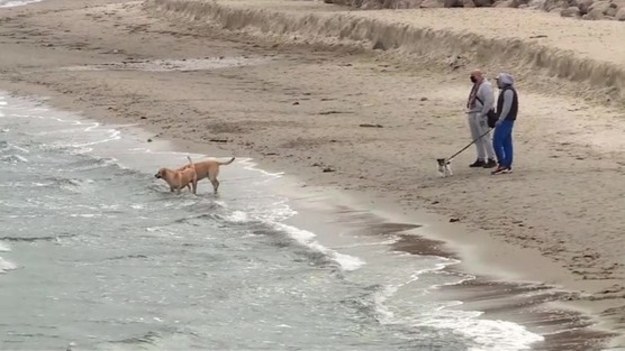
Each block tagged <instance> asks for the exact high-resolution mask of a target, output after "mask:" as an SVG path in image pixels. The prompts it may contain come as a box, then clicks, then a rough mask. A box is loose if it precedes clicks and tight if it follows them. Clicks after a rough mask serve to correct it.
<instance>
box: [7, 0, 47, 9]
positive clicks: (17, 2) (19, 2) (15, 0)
mask: <svg viewBox="0 0 625 351" xmlns="http://www.w3.org/2000/svg"><path fill="white" fill-rule="evenodd" d="M40 1H41V0H0V8H3V7H15V6H23V5H27V4H30V3H33V2H40Z"/></svg>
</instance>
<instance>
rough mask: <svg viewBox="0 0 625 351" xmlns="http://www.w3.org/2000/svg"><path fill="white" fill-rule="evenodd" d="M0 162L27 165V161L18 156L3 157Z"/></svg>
mask: <svg viewBox="0 0 625 351" xmlns="http://www.w3.org/2000/svg"><path fill="white" fill-rule="evenodd" d="M1 160H2V161H5V162H12V163H17V162H23V163H27V162H28V159H27V158H26V157H24V156H20V155H7V156H3V157H2V158H1Z"/></svg>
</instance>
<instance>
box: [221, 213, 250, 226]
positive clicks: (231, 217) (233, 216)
mask: <svg viewBox="0 0 625 351" xmlns="http://www.w3.org/2000/svg"><path fill="white" fill-rule="evenodd" d="M224 219H225V220H227V221H229V222H233V223H244V222H248V221H249V220H250V218H249V216H248V214H247V213H245V212H243V211H234V212H232V213H230V214H228V215H225V216H224Z"/></svg>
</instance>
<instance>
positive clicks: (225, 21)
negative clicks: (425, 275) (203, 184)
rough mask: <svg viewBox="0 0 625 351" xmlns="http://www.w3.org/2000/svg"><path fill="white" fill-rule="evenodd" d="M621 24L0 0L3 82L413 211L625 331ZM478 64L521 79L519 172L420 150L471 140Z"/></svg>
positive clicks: (514, 16) (511, 14)
mask: <svg viewBox="0 0 625 351" xmlns="http://www.w3.org/2000/svg"><path fill="white" fill-rule="evenodd" d="M172 4H173V5H172ZM157 5H158V6H157ZM192 14H195V15H192ZM476 18H479V21H476ZM489 28H490V29H489ZM624 28H625V27H624V26H623V24H622V23H615V22H581V21H574V20H569V19H563V18H560V17H557V16H554V15H550V14H545V13H540V12H532V11H514V10H508V9H489V10H470V9H458V10H455V9H454V10H449V9H445V10H427V11H419V10H409V11H370V12H364V11H347V10H345V9H341V8H339V7H335V6H330V5H324V4H322V3H316V2H308V1H289V0H284V1H277V0H272V1H261V0H254V1H218V2H212V1H210V2H205V3H202V2H199V1H191V0H188V1H182V0H180V1H175V0H171V1H166V0H157V1H154V2H147V3H145V4H144V3H141V2H127V1H121V0H119V1H107V0H89V1H81V2H78V1H71V0H47V1H44V2H42V3H37V4H34V5H29V6H27V7H22V8H13V9H2V10H0V52H1V53H2V54H1V55H0V88H1V89H6V90H11V91H14V92H16V93H20V94H40V95H47V96H50V97H52V99H51V103H52V104H54V105H56V106H59V107H61V108H66V109H70V110H78V111H82V112H84V113H85V115H86V116H89V117H93V118H100V119H103V120H106V121H111V122H115V123H137V124H139V125H141V126H144V127H146V128H147V129H148V130H151V131H153V132H154V138H164V139H165V138H166V139H173V140H176V141H178V142H179V143H180V144H181V145H182V146H183V147H184V146H187V147H190V148H191V147H193V148H197V145H198V144H202V145H205V149H204V150H205V151H203V152H206V153H212V155H214V156H230V154H232V153H234V154H236V155H237V156H241V155H251V156H255V157H258V158H260V159H261V160H262V164H263V165H264V166H265V167H269V168H274V169H281V170H287V171H288V172H289V173H290V174H293V175H295V176H297V177H298V179H300V181H301V182H302V183H304V184H306V185H307V186H309V187H310V186H311V185H315V186H321V187H331V188H333V189H339V190H342V191H343V192H344V193H348V194H350V195H352V196H354V197H355V198H356V199H357V203H356V204H352V205H353V206H360V207H363V206H371V209H372V210H374V211H377V212H381V213H383V214H384V215H385V216H389V217H395V218H401V220H402V221H406V220H411V221H416V222H422V223H423V222H426V223H428V224H429V225H428V226H427V227H425V228H422V229H420V230H418V231H416V232H417V233H418V234H421V235H424V236H428V237H431V238H438V239H444V240H446V241H448V242H449V244H448V248H449V249H452V250H457V251H459V252H460V253H461V255H462V256H463V257H466V258H472V259H467V260H465V264H464V265H465V268H466V269H469V270H471V271H476V272H478V273H480V274H482V275H485V276H491V277H492V278H493V279H495V278H498V277H504V276H505V277H508V278H510V277H514V278H517V279H523V280H538V281H543V282H546V283H549V284H553V285H556V286H561V287H563V288H566V289H571V290H573V291H575V292H578V294H573V295H570V294H565V295H563V296H564V297H562V298H560V299H559V300H567V302H568V303H569V304H568V306H569V307H570V306H574V307H577V308H580V309H582V310H584V311H589V312H591V313H594V314H595V315H596V316H599V315H600V316H601V317H602V318H603V319H602V320H604V321H607V322H609V323H610V324H609V325H608V324H605V323H604V324H602V326H606V327H609V328H610V329H613V330H622V328H623V327H624V326H625V320H624V319H623V316H624V315H625V308H624V307H623V306H624V305H625V255H624V254H623V253H624V251H625V238H624V237H623V231H624V229H625V200H624V197H625V157H623V151H624V150H625V139H623V138H622V135H623V133H624V131H625V119H624V118H623V117H624V114H623V112H622V110H619V106H622V104H623V103H624V102H625V100H624V98H623V96H624V94H625V93H624V92H625V79H624V77H625V75H624V74H623V72H624V71H623V70H624V69H625V49H624V48H625V46H624V45H623V44H622V39H619V38H624V37H625V33H624ZM537 35H540V36H545V35H546V37H541V38H531V37H535V36H537ZM375 44H377V47H378V48H384V49H385V50H375V51H372V50H370V48H371V47H373V46H374V45H375ZM476 66H481V67H484V68H485V69H486V70H487V71H488V72H493V73H494V72H496V71H497V70H499V69H506V70H509V71H511V72H512V73H513V74H516V75H517V76H518V78H519V91H520V95H521V115H520V117H519V121H518V123H517V126H516V128H515V136H516V145H515V146H516V150H517V153H516V161H515V173H514V174H512V175H508V176H501V177H491V176H489V175H488V171H486V170H473V169H469V168H468V167H466V165H468V164H469V163H470V162H471V161H473V159H474V156H475V154H474V150H473V149H469V150H468V151H467V152H465V153H464V154H462V155H461V156H459V157H458V158H457V159H456V160H455V162H454V166H455V167H454V168H455V172H456V174H455V175H454V176H453V177H451V178H446V179H441V178H438V177H437V176H436V173H435V162H434V159H435V158H437V157H445V156H448V155H449V154H451V153H453V152H454V151H456V150H457V149H459V148H460V147H462V146H464V145H465V144H466V143H467V142H468V141H469V133H468V128H467V125H466V117H465V115H463V113H462V107H463V105H464V102H465V99H466V95H467V94H468V90H469V89H470V86H469V82H468V79H467V76H468V71H469V70H470V69H472V68H473V67H476ZM608 99H609V100H610V105H609V106H601V104H600V103H605V102H606V101H607V100H608ZM367 124H368V125H380V126H381V128H370V127H361V125H367ZM324 169H326V170H331V171H330V172H324ZM226 182H227V180H226ZM224 186H225V187H226V186H227V185H225V184H224ZM330 199H332V197H330ZM336 201H338V200H336ZM449 218H457V219H459V220H460V221H459V222H455V223H446V222H447V220H448V219H449ZM569 300H573V301H572V302H573V303H574V304H571V301H569ZM617 343H620V344H621V345H623V342H622V341H617ZM580 349H585V348H580Z"/></svg>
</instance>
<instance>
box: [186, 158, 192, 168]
mask: <svg viewBox="0 0 625 351" xmlns="http://www.w3.org/2000/svg"><path fill="white" fill-rule="evenodd" d="M187 160H189V166H193V160H192V159H191V156H187Z"/></svg>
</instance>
